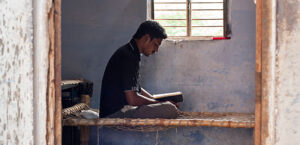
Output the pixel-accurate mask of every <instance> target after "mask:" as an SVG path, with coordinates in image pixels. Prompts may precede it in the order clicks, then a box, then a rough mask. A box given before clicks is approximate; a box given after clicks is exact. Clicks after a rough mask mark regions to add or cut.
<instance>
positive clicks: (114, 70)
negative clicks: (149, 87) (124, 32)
mask: <svg viewBox="0 0 300 145" xmlns="http://www.w3.org/2000/svg"><path fill="white" fill-rule="evenodd" d="M140 57H141V55H140V53H139V50H138V47H137V45H136V42H135V40H133V39H132V40H131V41H130V42H129V43H127V44H126V45H124V46H122V47H121V48H119V49H118V50H117V51H116V52H115V53H114V54H113V55H112V57H111V58H110V60H109V62H108V64H107V66H106V68H105V72H104V75H103V78H102V88H101V96H100V117H101V118H102V117H106V116H107V115H110V114H113V113H115V112H117V111H119V110H120V109H122V108H123V106H124V105H128V103H127V100H126V96H125V92H124V91H126V90H133V91H140V85H139V68H140Z"/></svg>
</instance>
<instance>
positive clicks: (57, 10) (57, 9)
mask: <svg viewBox="0 0 300 145" xmlns="http://www.w3.org/2000/svg"><path fill="white" fill-rule="evenodd" d="M54 29H55V43H54V44H55V45H54V47H55V48H54V54H55V58H54V71H55V145H61V144H62V103H61V0H54Z"/></svg>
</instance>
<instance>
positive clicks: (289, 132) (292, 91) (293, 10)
mask: <svg viewBox="0 0 300 145" xmlns="http://www.w3.org/2000/svg"><path fill="white" fill-rule="evenodd" d="M276 21H277V22H276V24H277V27H276V28H277V29H276V35H277V43H276V54H275V56H274V57H275V60H276V64H275V78H276V80H275V81H276V82H275V87H276V89H275V98H276V100H274V102H275V106H274V108H275V109H276V118H275V123H276V125H275V126H273V127H274V128H275V138H276V140H275V142H276V145H287V144H299V142H300V138H299V136H300V122H299V120H300V88H299V86H300V59H299V56H300V49H299V46H300V42H299V40H298V39H299V38H300V1H299V0H293V1H289V0H281V1H277V20H276Z"/></svg>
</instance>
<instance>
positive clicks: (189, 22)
mask: <svg viewBox="0 0 300 145" xmlns="http://www.w3.org/2000/svg"><path fill="white" fill-rule="evenodd" d="M151 1H152V4H151V6H152V8H151V9H152V12H151V16H152V19H153V20H186V21H187V26H163V27H186V28H187V36H191V29H192V27H223V33H224V34H223V35H224V36H226V23H227V21H226V19H227V17H228V13H227V12H226V10H227V0H223V2H191V0H186V2H154V0H151ZM155 4H186V9H155V8H154V5H155ZM192 4H223V9H192V7H191V5H192ZM155 11H186V14H187V16H186V18H187V19H155V16H154V14H155V13H154V12H155ZM192 11H223V19H222V18H202V19H192V18H191V15H192V14H191V12H192ZM192 20H223V26H192Z"/></svg>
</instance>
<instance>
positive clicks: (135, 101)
mask: <svg viewBox="0 0 300 145" xmlns="http://www.w3.org/2000/svg"><path fill="white" fill-rule="evenodd" d="M142 93H143V91H142ZM125 96H126V100H127V103H128V105H132V106H141V105H148V104H154V103H158V101H156V100H154V99H151V98H149V96H144V95H143V94H139V93H138V92H136V91H132V90H128V91H125Z"/></svg>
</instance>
